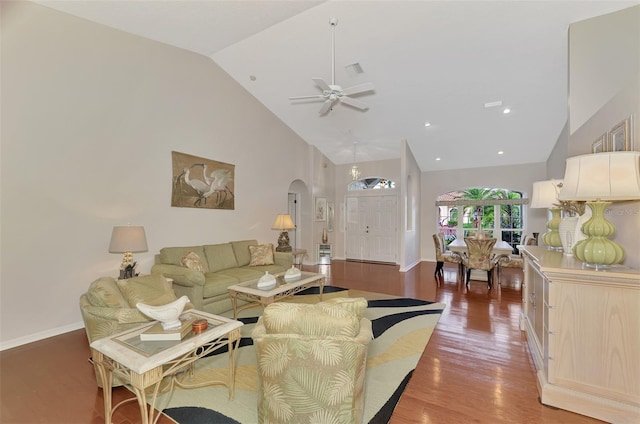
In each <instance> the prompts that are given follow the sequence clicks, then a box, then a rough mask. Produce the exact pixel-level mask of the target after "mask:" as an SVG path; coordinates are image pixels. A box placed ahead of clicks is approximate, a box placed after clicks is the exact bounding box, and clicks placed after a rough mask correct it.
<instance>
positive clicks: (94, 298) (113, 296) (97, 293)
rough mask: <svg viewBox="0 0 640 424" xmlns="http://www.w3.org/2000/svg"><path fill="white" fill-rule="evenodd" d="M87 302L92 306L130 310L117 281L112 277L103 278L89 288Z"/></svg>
mask: <svg viewBox="0 0 640 424" xmlns="http://www.w3.org/2000/svg"><path fill="white" fill-rule="evenodd" d="M87 300H88V301H89V303H90V304H91V305H92V306H102V307H107V308H128V307H129V304H128V303H127V300H126V299H125V298H124V296H122V293H120V289H119V288H118V285H117V284H116V280H115V279H113V278H111V277H101V278H98V279H97V280H95V281H94V282H93V283H91V285H90V286H89V290H88V291H87Z"/></svg>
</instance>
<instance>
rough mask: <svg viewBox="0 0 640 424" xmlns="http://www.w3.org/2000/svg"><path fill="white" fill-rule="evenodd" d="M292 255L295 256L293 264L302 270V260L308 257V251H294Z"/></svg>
mask: <svg viewBox="0 0 640 424" xmlns="http://www.w3.org/2000/svg"><path fill="white" fill-rule="evenodd" d="M291 254H292V255H293V264H294V265H295V266H296V267H297V268H301V267H302V260H303V259H304V257H305V256H306V255H307V249H293V250H292V251H291Z"/></svg>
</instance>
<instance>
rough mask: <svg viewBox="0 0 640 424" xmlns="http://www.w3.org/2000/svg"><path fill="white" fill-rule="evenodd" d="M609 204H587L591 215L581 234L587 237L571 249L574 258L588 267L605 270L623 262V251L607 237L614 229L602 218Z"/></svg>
mask: <svg viewBox="0 0 640 424" xmlns="http://www.w3.org/2000/svg"><path fill="white" fill-rule="evenodd" d="M610 204H611V202H587V206H589V207H590V208H591V211H592V212H593V215H592V216H591V219H589V220H588V221H587V222H585V223H584V225H583V226H582V232H583V233H584V234H585V235H586V236H587V238H586V239H584V240H580V241H579V242H578V243H576V245H575V246H574V248H573V254H574V256H575V257H576V258H577V259H578V260H580V261H582V262H584V263H585V264H586V265H587V266H588V267H592V268H596V269H598V268H605V267H607V266H610V265H615V264H619V263H621V262H622V261H623V260H624V249H622V246H620V245H619V244H618V243H616V242H615V241H612V240H609V236H610V235H612V234H613V233H615V232H616V227H615V226H614V225H613V224H612V223H611V222H609V221H608V220H607V219H606V218H605V217H604V211H605V210H606V209H607V207H608V206H609V205H610Z"/></svg>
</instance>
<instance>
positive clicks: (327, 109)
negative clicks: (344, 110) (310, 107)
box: [319, 99, 333, 115]
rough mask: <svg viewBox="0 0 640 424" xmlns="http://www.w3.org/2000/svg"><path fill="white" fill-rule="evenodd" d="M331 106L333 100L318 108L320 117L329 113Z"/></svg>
mask: <svg viewBox="0 0 640 424" xmlns="http://www.w3.org/2000/svg"><path fill="white" fill-rule="evenodd" d="M332 105H333V100H331V99H327V100H325V102H324V104H323V105H322V107H321V108H320V112H319V113H320V115H324V114H325V113H327V112H329V109H331V106H332Z"/></svg>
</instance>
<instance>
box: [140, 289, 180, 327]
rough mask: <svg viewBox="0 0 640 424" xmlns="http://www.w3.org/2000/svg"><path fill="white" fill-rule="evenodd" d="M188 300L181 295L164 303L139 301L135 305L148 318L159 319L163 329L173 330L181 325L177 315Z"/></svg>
mask: <svg viewBox="0 0 640 424" xmlns="http://www.w3.org/2000/svg"><path fill="white" fill-rule="evenodd" d="M188 302H189V298H188V297H187V296H182V297H181V298H180V299H176V300H174V301H173V302H171V303H167V304H166V305H159V306H153V305H147V304H146V303H142V302H140V303H137V304H136V307H137V308H138V310H140V312H142V313H143V314H145V315H146V316H148V317H149V318H153V319H155V320H156V321H160V323H161V324H162V329H163V330H173V329H175V328H180V327H181V326H182V323H181V322H180V319H179V317H180V314H181V313H182V311H183V310H184V307H185V306H186V304H187V303H188Z"/></svg>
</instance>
